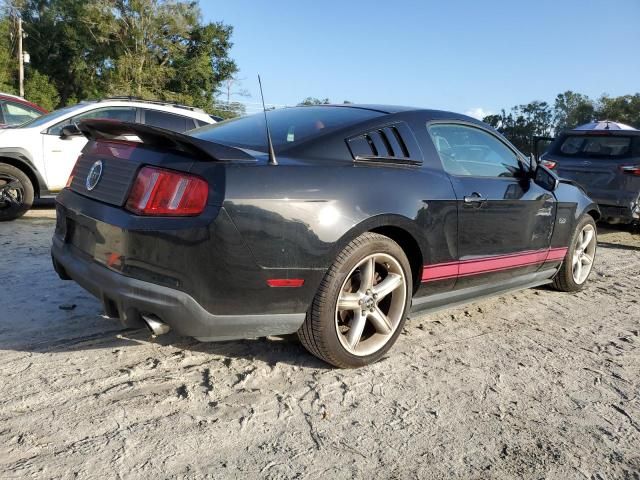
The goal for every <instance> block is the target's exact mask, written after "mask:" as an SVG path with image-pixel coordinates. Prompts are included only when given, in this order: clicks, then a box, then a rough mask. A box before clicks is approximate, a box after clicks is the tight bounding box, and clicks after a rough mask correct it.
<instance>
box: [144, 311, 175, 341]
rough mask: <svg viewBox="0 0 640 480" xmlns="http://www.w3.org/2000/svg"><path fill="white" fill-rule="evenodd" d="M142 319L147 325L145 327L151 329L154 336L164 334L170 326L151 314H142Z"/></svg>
mask: <svg viewBox="0 0 640 480" xmlns="http://www.w3.org/2000/svg"><path fill="white" fill-rule="evenodd" d="M142 320H144V323H145V324H146V325H147V328H148V329H149V330H150V331H151V333H152V334H153V335H155V336H156V337H157V336H158V335H164V334H165V333H169V330H171V327H170V326H169V325H167V324H166V323H164V322H162V321H161V320H160V319H159V318H158V317H156V316H155V315H151V314H143V315H142Z"/></svg>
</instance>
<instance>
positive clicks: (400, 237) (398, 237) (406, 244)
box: [371, 225, 423, 293]
mask: <svg viewBox="0 0 640 480" xmlns="http://www.w3.org/2000/svg"><path fill="white" fill-rule="evenodd" d="M371 232H373V233H379V234H380V235H384V236H385V237H389V238H390V239H391V240H393V241H394V242H396V243H397V244H398V245H400V248H402V250H404V253H405V254H406V255H407V259H408V260H409V265H410V266H411V276H412V277H413V292H414V293H415V292H416V291H417V289H418V287H419V286H420V282H421V279H422V267H423V263H422V252H421V250H420V246H419V245H418V242H417V241H416V239H415V238H413V235H411V234H410V233H409V232H407V231H406V230H404V229H402V228H400V227H394V226H392V225H388V226H384V227H377V228H374V229H372V230H371Z"/></svg>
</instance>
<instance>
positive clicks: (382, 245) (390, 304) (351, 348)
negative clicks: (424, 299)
mask: <svg viewBox="0 0 640 480" xmlns="http://www.w3.org/2000/svg"><path fill="white" fill-rule="evenodd" d="M412 285H413V283H412V277H411V267H410V265H409V261H408V260H407V256H406V255H405V253H404V251H403V250H402V248H401V247H400V246H399V245H398V244H397V243H396V242H394V241H393V240H391V239H390V238H388V237H385V236H383V235H379V234H377V233H370V232H367V233H364V234H362V235H360V236H359V237H358V238H356V239H355V240H353V241H352V242H351V243H349V245H347V246H346V247H345V249H344V250H343V251H342V252H340V254H339V255H338V257H337V258H336V260H335V261H334V262H333V264H332V265H331V267H330V268H329V270H328V271H327V273H326V275H325V277H324V278H323V280H322V282H321V284H320V287H319V288H318V292H317V293H316V296H315V298H314V300H313V303H312V305H311V308H310V309H309V312H308V313H307V317H306V319H305V321H304V323H303V324H302V326H301V327H300V329H299V330H298V337H299V338H300V341H301V343H302V344H303V345H304V347H305V348H306V349H307V350H308V351H309V352H311V353H312V354H313V355H315V356H316V357H318V358H320V359H322V360H324V361H325V362H327V363H330V364H331V365H334V366H336V367H340V368H354V367H361V366H364V365H368V364H370V363H373V362H375V361H377V360H379V359H380V358H381V357H382V356H383V355H384V354H385V353H386V352H387V351H388V350H389V349H390V348H391V346H392V345H393V344H394V343H395V341H396V340H397V338H398V335H400V332H401V331H402V327H403V325H404V323H405V321H406V315H407V310H408V309H409V305H410V303H411V294H412Z"/></svg>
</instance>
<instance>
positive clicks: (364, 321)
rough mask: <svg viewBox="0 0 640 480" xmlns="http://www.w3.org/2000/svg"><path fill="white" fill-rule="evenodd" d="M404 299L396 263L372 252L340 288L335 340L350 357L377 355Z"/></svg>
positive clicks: (399, 314) (395, 324)
mask: <svg viewBox="0 0 640 480" xmlns="http://www.w3.org/2000/svg"><path fill="white" fill-rule="evenodd" d="M406 299H407V279H406V276H405V274H404V271H403V270H402V267H401V266H400V263H399V262H398V261H397V260H396V259H395V258H393V257H392V256H390V255H387V254H385V253H376V254H373V255H369V256H368V257H366V258H365V259H364V260H362V261H361V262H360V263H359V264H358V265H357V266H356V267H354V268H353V270H351V272H350V273H349V275H347V278H346V280H345V281H344V283H343V284H342V287H341V288H340V295H339V296H338V301H337V304H336V313H335V322H336V332H337V334H338V339H339V340H340V343H341V344H342V346H343V347H344V348H345V350H347V351H348V352H349V353H351V354H352V355H357V356H366V355H371V354H372V353H375V352H377V351H378V350H380V349H381V348H382V347H384V346H385V345H386V344H387V342H388V341H389V340H391V338H392V337H393V334H394V333H395V331H396V329H397V327H398V325H399V324H400V322H401V320H402V317H403V314H404V307H405V302H406Z"/></svg>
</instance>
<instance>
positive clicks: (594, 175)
mask: <svg viewBox="0 0 640 480" xmlns="http://www.w3.org/2000/svg"><path fill="white" fill-rule="evenodd" d="M541 161H542V163H543V165H544V166H546V167H547V168H550V169H552V170H553V171H555V172H556V173H557V174H558V175H559V176H560V177H562V178H565V179H568V180H573V181H574V182H576V183H578V184H580V185H581V186H582V187H583V188H584V189H585V190H586V192H587V194H588V195H589V196H590V197H591V198H593V199H594V200H595V201H596V202H597V203H598V205H599V207H600V210H601V212H602V220H604V221H607V222H609V223H634V222H636V223H637V222H639V221H640V130H635V129H632V128H630V127H629V128H628V129H618V130H613V129H606V127H605V128H603V129H595V130H581V129H575V130H570V131H567V132H564V133H562V134H561V135H560V136H559V137H558V138H557V139H556V140H555V141H554V142H553V143H552V144H551V145H550V146H549V149H548V150H547V152H546V153H545V154H544V155H542V157H541Z"/></svg>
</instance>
